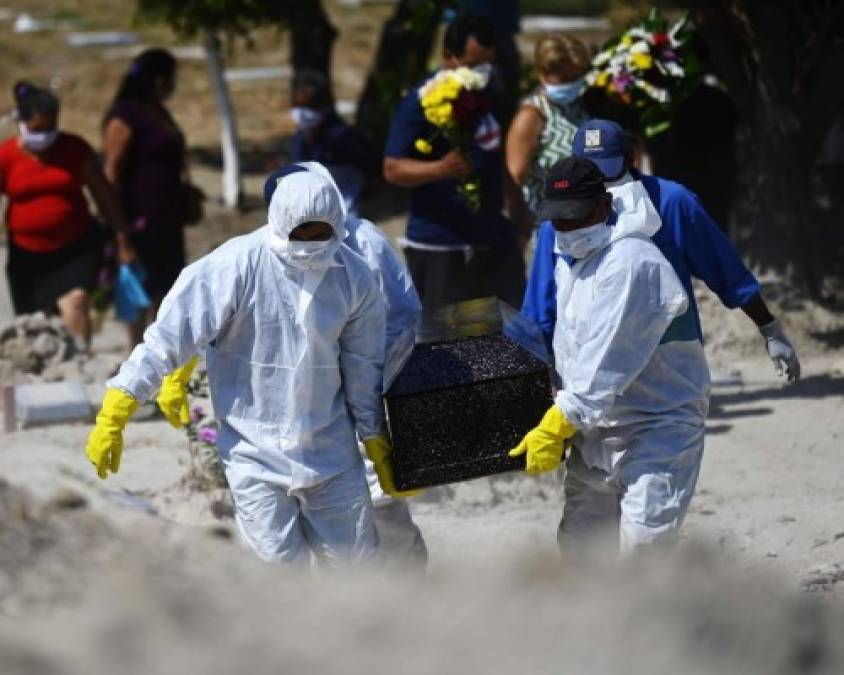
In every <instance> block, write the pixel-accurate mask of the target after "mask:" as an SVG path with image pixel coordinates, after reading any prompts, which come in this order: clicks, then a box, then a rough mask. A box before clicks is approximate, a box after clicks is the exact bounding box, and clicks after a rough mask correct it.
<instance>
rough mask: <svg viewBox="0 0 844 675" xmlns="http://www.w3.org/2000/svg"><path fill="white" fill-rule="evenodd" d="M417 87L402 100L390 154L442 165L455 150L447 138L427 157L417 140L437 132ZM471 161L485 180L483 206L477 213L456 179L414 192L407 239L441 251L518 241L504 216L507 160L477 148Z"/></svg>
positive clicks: (387, 152) (389, 143)
mask: <svg viewBox="0 0 844 675" xmlns="http://www.w3.org/2000/svg"><path fill="white" fill-rule="evenodd" d="M417 90H418V87H414V88H413V89H411V91H410V92H409V93H408V94H407V95H406V96H405V97H404V98H403V99H402V100H401V102H400V103H399V105H398V107H397V108H396V110H395V113H394V114H393V119H392V122H391V123H390V133H389V136H388V138H387V147H386V150H385V152H384V154H385V155H386V156H387V157H395V158H398V159H418V160H436V159H440V158H442V157H443V156H444V155H446V154H447V153H448V152H449V150H451V149H452V148H451V146H450V144H449V143H448V141H446V140H445V139H444V138H442V137H438V138H436V139H435V140H433V141H432V145H433V148H434V149H433V152H432V153H431V154H430V155H422V154H421V153H419V152H417V151H416V149H415V147H414V144H415V143H416V141H417V139H420V138H422V139H425V140H429V141H430V140H431V139H433V138H434V136H435V135H436V131H437V129H436V127H434V125H432V124H431V123H430V122H428V120H426V119H425V115H424V113H423V112H422V106H421V105H420V103H419V98H418V95H417ZM470 159H471V161H472V165H473V166H474V168H475V173H476V175H477V177H478V178H479V179H480V195H481V207H480V209H479V210H478V212H477V213H473V212H472V211H471V209H469V207H468V206H467V204H466V202H465V201H464V199H463V197H462V196H461V195H460V193H459V192H458V187H459V182H458V181H457V180H455V179H445V180H438V181H434V182H432V183H426V184H425V185H420V186H418V187H415V188H411V189H410V204H409V211H410V214H409V217H408V221H407V238H408V239H410V240H411V241H415V242H418V243H422V244H433V245H438V246H465V245H467V244H468V245H472V246H505V245H510V244H512V243H513V242H514V241H515V236H516V233H515V228H514V227H513V224H512V223H511V222H510V221H509V220H508V219H507V218H505V217H504V215H502V213H501V208H502V205H503V198H502V185H501V181H502V178H503V172H504V156H503V153H502V151H501V149H500V148H499V149H498V150H492V151H485V150H482V149H481V148H480V147H478V146H477V145H473V147H472V149H471V152H470Z"/></svg>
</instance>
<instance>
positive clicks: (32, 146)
mask: <svg viewBox="0 0 844 675" xmlns="http://www.w3.org/2000/svg"><path fill="white" fill-rule="evenodd" d="M18 133H20V136H21V142H22V143H23V145H24V147H26V148H28V149H29V150H33V151H35V152H42V151H43V150H46V149H47V148H49V147H50V146H51V145H52V144H53V143H55V141H56V138H57V137H58V135H59V132H58V130H57V129H50V131H30V130H29V127H27V126H26V123H25V122H20V123H19V124H18Z"/></svg>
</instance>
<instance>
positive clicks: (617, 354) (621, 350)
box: [555, 256, 688, 430]
mask: <svg viewBox="0 0 844 675" xmlns="http://www.w3.org/2000/svg"><path fill="white" fill-rule="evenodd" d="M619 258H620V257H616V258H615V259H613V260H608V261H607V262H608V265H607V268H606V269H604V270H599V272H598V277H597V278H596V280H595V289H594V296H593V298H592V303H591V306H589V307H583V308H582V309H583V311H585V312H588V316H587V317H581V318H580V320H585V321H586V322H587V323H588V328H587V329H586V333H585V335H584V337H583V338H582V340H580V341H579V346H578V348H577V351H576V353H574V354H572V355H571V358H570V359H568V361H567V366H566V369H565V374H564V383H563V388H562V389H561V390H560V391H559V392H558V393H557V397H556V400H555V402H556V404H557V405H558V406H559V407H560V408H561V409H562V411H563V412H564V413H565V415H566V418H567V419H568V420H569V422H571V423H572V425H574V426H575V427H576V428H577V429H580V430H583V429H585V428H588V427H591V426H594V425H596V424H601V423H602V422H604V423H606V418H605V413H607V412H608V411H609V410H610V409H611V408H612V406H613V404H614V403H615V399H616V397H617V396H619V395H621V394H623V393H624V391H625V389H627V387H628V386H629V385H630V383H631V382H633V381H634V380H635V379H636V377H637V376H638V375H639V373H640V372H642V370H643V369H644V368H645V366H646V365H647V364H648V362H649V361H650V359H651V357H652V356H653V354H654V352H655V351H656V349H657V347H658V346H659V343H660V341H661V340H662V337H663V335H664V334H665V331H666V329H667V328H668V325H669V324H670V323H671V321H672V320H673V319H674V318H675V317H677V316H679V315H680V314H682V313H683V312H684V311H685V310H686V308H687V307H688V297H687V296H686V293H685V291H684V290H683V286H682V284H681V283H680V280H679V279H678V278H677V275H676V273H675V272H674V270H673V269H671V267H670V265H669V264H668V262H664V264H663V261H659V262H657V261H655V260H653V259H650V260H648V259H645V260H642V261H635V260H634V259H633V258H632V257H627V256H625V257H623V258H621V259H619Z"/></svg>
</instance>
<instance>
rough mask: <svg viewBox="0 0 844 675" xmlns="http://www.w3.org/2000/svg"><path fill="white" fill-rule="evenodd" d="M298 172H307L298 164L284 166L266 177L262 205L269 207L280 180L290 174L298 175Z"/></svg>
mask: <svg viewBox="0 0 844 675" xmlns="http://www.w3.org/2000/svg"><path fill="white" fill-rule="evenodd" d="M300 171H307V169H306V168H305V167H304V166H300V165H299V164H285V165H284V166H282V167H280V168H278V169H276V170H275V171H273V172H272V173H271V174H270V175H269V176H267V180H265V181H264V203H265V204H266V205H267V206H269V205H270V202H271V201H272V199H273V193H274V192H275V189H276V188H277V187H278V182H279V181H280V180H281V179H282V178H284V177H285V176H289V175H290V174H292V173H299V172H300Z"/></svg>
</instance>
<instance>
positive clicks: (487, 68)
mask: <svg viewBox="0 0 844 675" xmlns="http://www.w3.org/2000/svg"><path fill="white" fill-rule="evenodd" d="M471 70H472V72H473V73H475V74H477V75H480V76H481V77H482V78H484V87H486V86H487V85H488V84H489V80H490V78H491V77H492V73H493V66H492V64H491V63H479V64H478V65H476V66H472V68H471Z"/></svg>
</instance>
